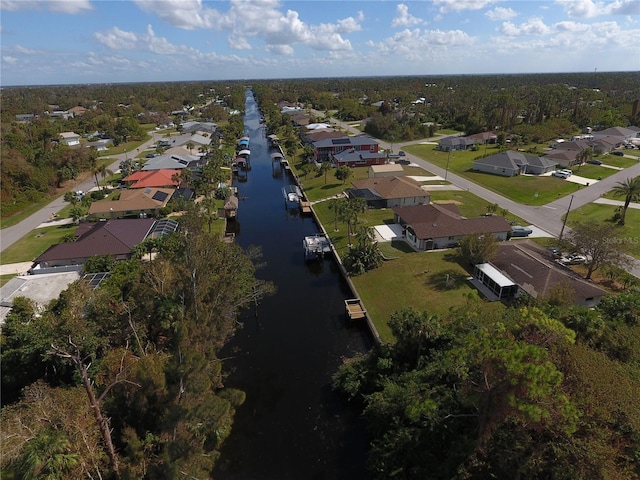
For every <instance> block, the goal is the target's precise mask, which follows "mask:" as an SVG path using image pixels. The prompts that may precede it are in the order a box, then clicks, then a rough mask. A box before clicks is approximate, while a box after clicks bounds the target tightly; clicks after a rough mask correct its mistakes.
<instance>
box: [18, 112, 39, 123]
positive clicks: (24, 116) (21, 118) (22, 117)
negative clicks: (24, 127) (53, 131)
mask: <svg viewBox="0 0 640 480" xmlns="http://www.w3.org/2000/svg"><path fill="white" fill-rule="evenodd" d="M34 118H36V116H35V115H34V114H33V113H19V114H17V115H16V120H17V121H18V122H29V121H31V120H33V119H34Z"/></svg>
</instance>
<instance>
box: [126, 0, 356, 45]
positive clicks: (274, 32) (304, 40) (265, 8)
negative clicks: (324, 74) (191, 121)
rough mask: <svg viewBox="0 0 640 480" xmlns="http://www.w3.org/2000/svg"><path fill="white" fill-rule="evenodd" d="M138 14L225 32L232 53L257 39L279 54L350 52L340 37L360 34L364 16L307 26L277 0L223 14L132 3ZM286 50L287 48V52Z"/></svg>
mask: <svg viewBox="0 0 640 480" xmlns="http://www.w3.org/2000/svg"><path fill="white" fill-rule="evenodd" d="M134 1H135V3H136V5H138V7H139V8H141V9H142V10H144V11H146V12H149V13H154V14H156V15H157V16H158V17H160V18H161V19H162V20H163V21H166V22H168V23H170V24H171V25H174V26H176V27H178V28H183V29H186V30H193V29H216V30H220V31H224V30H226V31H228V32H229V37H228V39H227V42H228V44H229V46H230V47H231V48H233V49H236V50H250V49H253V48H254V46H253V45H252V44H251V39H261V40H262V41H263V42H264V43H265V44H266V47H265V48H266V49H267V50H268V51H271V52H278V53H279V54H291V53H293V46H294V45H296V44H301V45H306V46H308V47H310V48H313V49H317V50H329V51H335V50H340V51H345V50H351V49H352V47H351V43H350V42H349V40H347V39H344V38H343V37H342V35H343V34H346V33H351V32H356V31H360V30H361V29H362V22H363V20H364V14H363V12H362V11H360V12H358V15H357V16H356V17H347V18H344V19H339V20H337V21H336V22H335V23H323V24H319V25H310V24H307V23H305V22H303V21H302V20H301V19H300V17H299V15H298V12H296V11H294V10H287V11H286V12H282V11H280V9H279V8H280V7H281V2H280V1H279V0H252V2H251V3H250V4H249V3H248V2H246V1H245V0H231V2H230V4H231V7H230V8H229V10H228V11H226V12H220V11H218V10H215V9H212V8H208V7H206V6H205V5H204V4H203V1H202V0H162V1H157V0H134ZM287 47H288V48H287Z"/></svg>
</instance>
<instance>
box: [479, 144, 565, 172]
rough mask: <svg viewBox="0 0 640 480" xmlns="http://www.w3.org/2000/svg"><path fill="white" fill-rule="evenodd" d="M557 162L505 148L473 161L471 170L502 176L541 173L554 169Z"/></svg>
mask: <svg viewBox="0 0 640 480" xmlns="http://www.w3.org/2000/svg"><path fill="white" fill-rule="evenodd" d="M557 164H558V162H556V161H555V160H553V159H547V158H544V157H537V156H534V155H525V154H523V153H520V152H515V151H513V150H505V151H503V152H500V153H496V154H494V155H489V156H488V157H483V158H479V159H477V160H474V162H473V170H476V171H479V172H485V173H492V174H494V175H502V176H503V177H513V176H515V175H520V174H525V173H526V174H530V175H542V174H544V173H548V172H551V171H553V170H554V169H555V167H556V165H557Z"/></svg>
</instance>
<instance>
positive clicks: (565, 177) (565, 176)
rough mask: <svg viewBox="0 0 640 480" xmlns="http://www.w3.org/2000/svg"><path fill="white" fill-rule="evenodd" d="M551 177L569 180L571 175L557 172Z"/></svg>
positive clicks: (560, 171)
mask: <svg viewBox="0 0 640 480" xmlns="http://www.w3.org/2000/svg"><path fill="white" fill-rule="evenodd" d="M551 176H552V177H558V178H564V179H567V178H569V175H567V172H563V171H562V170H556V171H555V172H552V173H551Z"/></svg>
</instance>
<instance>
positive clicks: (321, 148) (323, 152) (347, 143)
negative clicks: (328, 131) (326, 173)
mask: <svg viewBox="0 0 640 480" xmlns="http://www.w3.org/2000/svg"><path fill="white" fill-rule="evenodd" d="M312 145H313V158H314V160H315V161H316V162H318V163H322V162H325V161H331V159H332V157H333V156H334V155H337V154H339V153H342V152H344V151H348V150H355V151H358V152H370V153H377V152H378V142H377V141H376V140H374V139H373V138H371V137H368V136H366V135H360V136H357V137H345V136H342V137H340V138H328V139H325V140H319V141H317V142H314V143H313V144H312Z"/></svg>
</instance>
